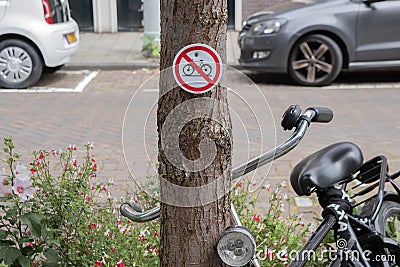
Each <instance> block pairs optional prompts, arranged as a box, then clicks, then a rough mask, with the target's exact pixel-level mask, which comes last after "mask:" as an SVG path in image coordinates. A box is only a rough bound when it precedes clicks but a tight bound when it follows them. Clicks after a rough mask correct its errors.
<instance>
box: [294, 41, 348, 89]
mask: <svg viewBox="0 0 400 267" xmlns="http://www.w3.org/2000/svg"><path fill="white" fill-rule="evenodd" d="M342 64H343V56H342V51H341V50H340V48H339V46H338V45H337V44H336V42H335V41H333V40H332V39H331V38H329V37H327V36H325V35H320V34H312V35H307V36H305V37H303V38H301V39H300V40H299V41H298V42H297V43H296V44H295V45H294V47H293V48H292V51H291V53H290V56H289V67H288V70H289V75H290V76H291V77H292V78H293V80H295V81H296V82H297V83H299V84H302V85H307V86H324V85H329V84H330V83H331V82H333V80H335V79H336V77H337V76H338V75H339V73H340V71H341V69H342Z"/></svg>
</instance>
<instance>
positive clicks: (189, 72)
mask: <svg viewBox="0 0 400 267" xmlns="http://www.w3.org/2000/svg"><path fill="white" fill-rule="evenodd" d="M194 56H195V57H198V56H199V55H198V54H197V53H195V54H194ZM193 62H194V63H195V64H196V65H198V66H199V67H200V69H201V70H202V71H203V72H204V74H205V75H207V76H210V75H211V72H212V67H211V65H209V64H207V63H204V60H203V59H200V60H198V61H193ZM183 74H185V76H200V74H199V73H197V72H195V71H194V67H193V66H192V65H191V64H186V65H185V66H183Z"/></svg>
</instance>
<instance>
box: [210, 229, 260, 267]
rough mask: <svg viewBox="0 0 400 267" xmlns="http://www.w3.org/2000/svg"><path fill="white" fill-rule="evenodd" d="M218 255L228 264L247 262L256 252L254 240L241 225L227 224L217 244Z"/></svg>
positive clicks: (237, 266)
mask: <svg viewBox="0 0 400 267" xmlns="http://www.w3.org/2000/svg"><path fill="white" fill-rule="evenodd" d="M217 250H218V255H219V257H220V258H221V260H222V261H223V262H224V263H226V264H228V265H229V266H233V267H239V266H244V265H246V264H247V263H249V262H250V261H251V260H252V259H253V257H254V255H255V252H256V241H255V239H254V237H253V235H252V234H251V233H250V231H249V230H248V229H247V228H245V227H243V226H229V227H228V228H227V229H226V230H225V232H223V233H222V235H221V237H220V238H219V240H218V244H217Z"/></svg>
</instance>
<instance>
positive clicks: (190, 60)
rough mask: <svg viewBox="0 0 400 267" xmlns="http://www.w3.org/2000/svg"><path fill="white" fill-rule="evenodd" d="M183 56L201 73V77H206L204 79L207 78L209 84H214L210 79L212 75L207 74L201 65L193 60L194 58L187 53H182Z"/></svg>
mask: <svg viewBox="0 0 400 267" xmlns="http://www.w3.org/2000/svg"><path fill="white" fill-rule="evenodd" d="M182 57H183V58H184V59H185V60H186V61H187V62H188V63H189V64H190V65H192V67H193V68H194V69H195V70H196V71H197V72H198V73H199V74H200V75H201V77H203V78H204V80H206V81H207V82H208V83H209V84H212V83H213V81H212V80H211V79H210V77H208V76H207V74H205V72H204V71H203V70H202V69H200V67H199V66H198V65H197V64H196V63H194V62H193V60H192V59H191V58H190V57H189V56H188V55H187V54H182Z"/></svg>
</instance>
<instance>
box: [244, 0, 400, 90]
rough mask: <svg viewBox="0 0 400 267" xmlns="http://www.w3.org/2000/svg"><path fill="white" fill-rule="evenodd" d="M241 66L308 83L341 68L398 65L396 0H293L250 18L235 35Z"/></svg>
mask: <svg viewBox="0 0 400 267" xmlns="http://www.w3.org/2000/svg"><path fill="white" fill-rule="evenodd" d="M239 44H240V48H241V56H240V59H239V62H240V64H241V66H242V67H244V68H251V69H262V70H265V71H269V72H278V73H288V74H289V75H290V76H291V77H292V78H293V80H294V81H296V82H297V83H299V84H302V85H307V86H324V85H328V84H330V83H332V82H333V81H334V80H335V78H336V77H337V76H338V75H339V73H340V71H341V70H342V69H348V70H359V69H366V68H368V69H377V68H388V67H399V66H400V0H386V1H385V0H364V1H362V0H316V1H301V2H300V1H291V2H286V3H284V4H282V5H279V6H276V7H274V8H271V10H270V11H266V12H259V13H256V14H254V15H252V16H250V17H249V18H248V19H247V20H246V21H245V23H244V27H243V29H242V31H241V32H240V34H239Z"/></svg>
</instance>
